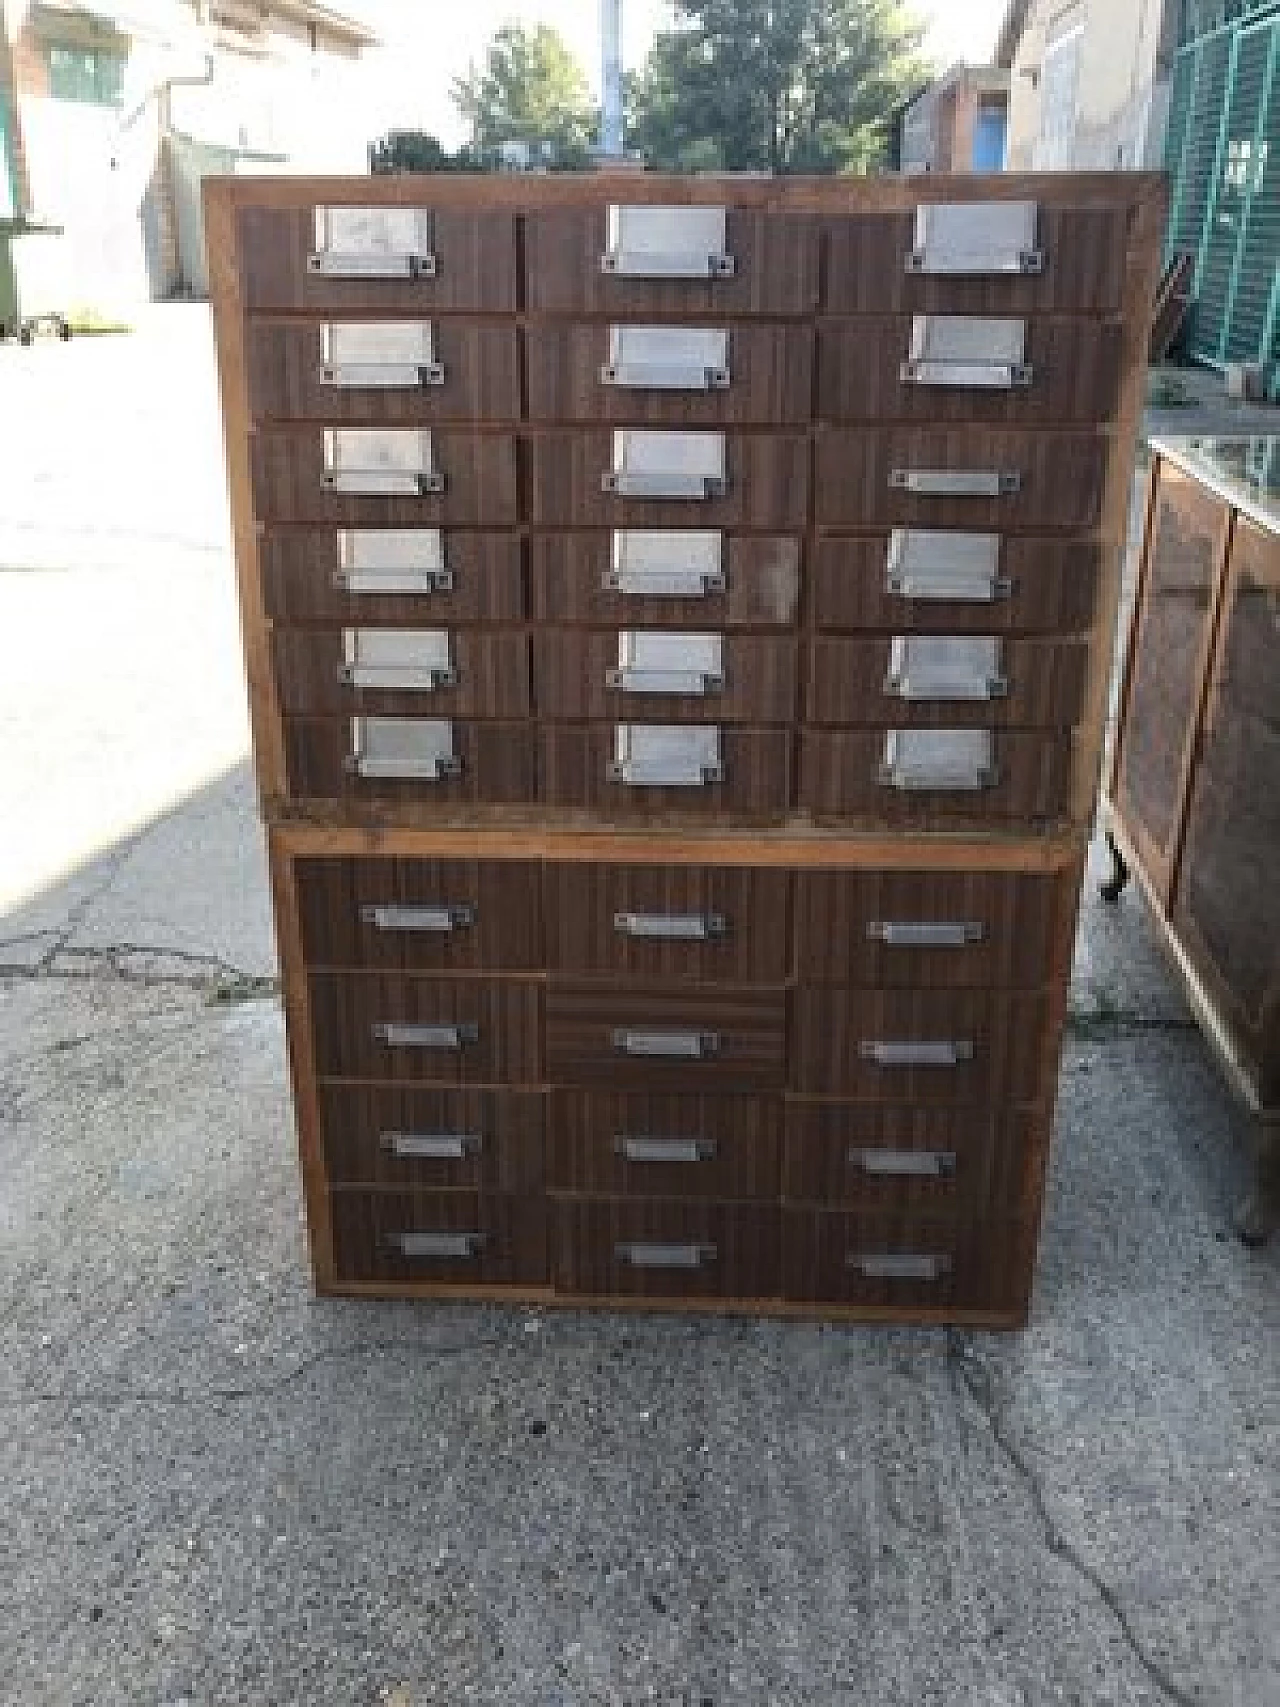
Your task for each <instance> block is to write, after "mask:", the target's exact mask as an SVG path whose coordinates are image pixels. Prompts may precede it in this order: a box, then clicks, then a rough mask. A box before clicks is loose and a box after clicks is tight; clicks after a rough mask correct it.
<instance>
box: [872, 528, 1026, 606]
mask: <svg viewBox="0 0 1280 1707" xmlns="http://www.w3.org/2000/svg"><path fill="white" fill-rule="evenodd" d="M999 565H1000V535H999V534H998V533H961V532H958V531H948V530H946V529H940V528H894V530H893V532H892V534H891V535H890V536H889V555H888V561H887V565H886V577H885V585H886V586H887V588H888V590H889V591H890V592H891V593H896V594H897V595H898V596H899V597H900V598H906V599H937V600H942V601H944V602H945V601H947V600H955V601H957V602H963V603H968V604H992V603H994V601H995V600H996V599H1007V598H1008V597H1009V594H1010V592H1011V591H1012V590H1013V589H1012V583H1011V582H1009V581H1007V580H1005V579H1002V577H1001V575H1000V573H999Z"/></svg>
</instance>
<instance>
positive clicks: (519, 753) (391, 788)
mask: <svg viewBox="0 0 1280 1707" xmlns="http://www.w3.org/2000/svg"><path fill="white" fill-rule="evenodd" d="M374 721H376V720H374ZM388 721H390V722H397V723H398V722H404V723H411V722H412V723H418V722H421V721H422V720H421V719H390V720H388ZM440 721H442V722H444V723H446V724H447V725H448V742H447V744H448V746H449V750H450V753H451V759H450V762H449V765H448V767H447V768H442V769H441V770H440V771H439V772H438V773H436V774H428V772H426V771H425V770H423V771H415V770H413V769H412V768H409V767H407V768H406V769H405V771H404V773H403V774H394V773H393V771H392V770H390V769H383V770H370V771H368V772H367V773H363V772H362V771H361V770H359V769H358V768H355V765H356V760H355V750H356V742H357V739H358V738H359V737H358V735H357V733H356V730H355V729H354V727H353V725H355V724H357V723H361V720H360V719H353V718H350V717H328V718H318V717H306V718H303V717H286V718H285V720H284V745H285V769H286V772H287V775H288V781H289V792H290V794H291V795H294V796H296V797H297V798H298V799H301V800H332V801H342V802H344V803H345V804H346V805H347V806H348V807H350V808H352V809H353V810H355V809H358V808H359V807H360V806H361V805H366V804H368V803H370V802H383V803H386V804H390V805H397V806H402V807H409V806H415V807H426V808H430V809H434V808H436V807H439V808H440V809H441V810H442V811H444V810H447V809H448V808H449V807H450V806H458V805H485V804H490V803H494V804H500V805H508V804H512V805H515V804H520V803H522V802H526V801H530V800H533V799H534V798H535V797H536V792H537V773H536V771H535V768H534V766H535V743H534V732H533V730H532V728H531V727H530V726H529V725H528V724H527V723H470V722H465V721H458V720H449V719H444V720H440ZM369 722H370V720H368V719H365V720H363V723H362V725H361V726H362V727H363V728H366V729H367V728H368V727H369Z"/></svg>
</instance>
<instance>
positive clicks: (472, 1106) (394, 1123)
mask: <svg viewBox="0 0 1280 1707" xmlns="http://www.w3.org/2000/svg"><path fill="white" fill-rule="evenodd" d="M319 1099H320V1137H321V1143H322V1145H323V1147H324V1156H325V1165H326V1169H327V1171H328V1174H329V1178H330V1179H331V1180H334V1181H336V1182H337V1183H339V1184H342V1185H346V1184H357V1185H398V1186H415V1187H418V1186H421V1187H428V1188H434V1189H436V1190H458V1189H470V1190H472V1191H496V1192H527V1191H539V1190H541V1188H542V1175H543V1162H542V1147H543V1102H544V1098H543V1097H542V1095H541V1094H540V1093H539V1092H537V1091H473V1090H467V1091H458V1090H433V1089H429V1088H425V1087H423V1088H419V1087H416V1086H414V1087H405V1088H402V1087H401V1086H399V1085H346V1084H337V1083H334V1082H333V1081H328V1082H326V1083H323V1084H321V1085H320V1087H319Z"/></svg>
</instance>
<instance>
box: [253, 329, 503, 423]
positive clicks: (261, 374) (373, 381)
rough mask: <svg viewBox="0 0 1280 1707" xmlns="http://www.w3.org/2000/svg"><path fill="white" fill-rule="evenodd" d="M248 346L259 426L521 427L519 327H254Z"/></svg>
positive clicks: (254, 404)
mask: <svg viewBox="0 0 1280 1707" xmlns="http://www.w3.org/2000/svg"><path fill="white" fill-rule="evenodd" d="M245 343H246V359H247V363H248V374H249V413H250V416H251V417H252V418H253V419H255V420H280V421H324V422H326V423H328V424H329V425H331V426H336V425H338V424H340V423H341V422H344V421H349V422H353V423H356V424H359V423H361V422H367V423H369V424H370V425H371V426H412V425H414V424H415V423H417V422H420V421H424V422H428V423H430V422H432V421H480V420H489V421H518V420H519V419H520V347H519V342H518V339H517V336H516V329H515V327H514V326H513V325H476V324H467V323H466V322H463V321H458V320H431V319H430V318H428V317H425V316H424V317H423V318H422V319H420V320H411V321H409V320H389V319H387V318H386V317H385V316H384V317H379V318H369V319H365V320H352V319H350V318H349V317H334V318H333V319H328V320H313V321H296V320H292V321H290V320H285V321H273V320H256V321H250V322H249V324H248V325H247V327H246V329H245ZM415 366H416V368H417V371H416V373H415ZM326 376H329V377H326ZM423 376H429V377H423Z"/></svg>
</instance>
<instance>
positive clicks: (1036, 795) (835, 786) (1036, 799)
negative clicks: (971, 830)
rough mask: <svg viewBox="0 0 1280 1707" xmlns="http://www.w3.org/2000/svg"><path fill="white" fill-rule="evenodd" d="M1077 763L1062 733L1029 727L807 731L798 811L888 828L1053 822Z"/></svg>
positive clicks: (1065, 802) (1061, 813) (1065, 803)
mask: <svg viewBox="0 0 1280 1707" xmlns="http://www.w3.org/2000/svg"><path fill="white" fill-rule="evenodd" d="M933 736H946V737H948V739H947V740H945V741H940V742H939V741H931V740H927V739H924V737H933ZM961 736H963V737H970V736H972V737H973V741H972V743H970V742H969V741H965V742H963V743H962V742H961V741H959V740H958V739H952V737H961ZM916 737H920V739H916ZM1071 757H1072V751H1071V743H1070V741H1069V740H1067V739H1064V738H1063V736H1061V735H1056V734H1039V733H1036V732H1034V731H1030V730H1023V729H999V730H984V729H964V728H953V729H950V730H933V729H928V730H925V729H907V728H902V727H899V728H898V729H890V730H885V729H848V730H844V729H842V730H818V729H804V730H802V731H801V734H800V784H799V798H800V805H801V807H802V808H803V809H804V810H806V811H809V812H812V813H813V815H814V816H815V817H817V818H840V819H850V818H856V819H862V820H865V821H866V822H868V823H878V824H890V825H897V824H903V825H906V824H912V825H920V826H929V825H933V824H939V825H955V824H960V823H965V824H984V823H989V822H993V821H1000V822H1013V821H1017V822H1024V823H1028V822H1034V823H1037V824H1039V823H1052V822H1057V821H1060V820H1061V819H1062V818H1064V817H1065V815H1066V813H1067V811H1068V808H1069V804H1070V800H1069V786H1070V781H1071Z"/></svg>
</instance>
